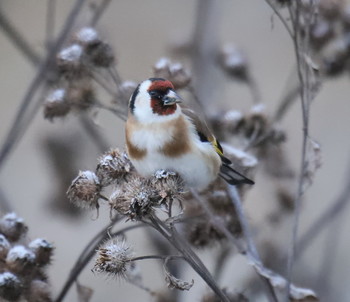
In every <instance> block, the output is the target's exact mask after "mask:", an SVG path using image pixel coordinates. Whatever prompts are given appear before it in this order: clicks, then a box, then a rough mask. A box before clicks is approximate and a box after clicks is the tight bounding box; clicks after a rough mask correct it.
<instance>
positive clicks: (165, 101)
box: [129, 78, 181, 123]
mask: <svg viewBox="0 0 350 302" xmlns="http://www.w3.org/2000/svg"><path fill="white" fill-rule="evenodd" d="M178 103H181V98H180V97H179V96H178V95H177V93H176V92H175V91H174V86H173V84H172V83H171V82H170V81H168V80H165V79H161V78H151V79H148V80H146V81H143V82H142V83H141V84H140V85H139V86H138V87H137V88H136V89H135V91H134V93H133V94H132V96H131V98H130V101H129V109H130V112H131V114H133V115H134V117H135V118H136V119H138V120H139V121H140V122H143V123H152V122H157V121H165V120H169V119H172V118H175V117H177V116H178V115H179V114H180V112H181V109H180V107H179V106H178V105H177V104H178Z"/></svg>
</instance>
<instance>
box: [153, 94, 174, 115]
mask: <svg viewBox="0 0 350 302" xmlns="http://www.w3.org/2000/svg"><path fill="white" fill-rule="evenodd" d="M151 107H152V111H153V113H156V114H158V115H170V114H173V113H174V112H175V111H176V104H173V105H167V106H165V105H163V101H162V100H159V99H155V98H152V99H151Z"/></svg>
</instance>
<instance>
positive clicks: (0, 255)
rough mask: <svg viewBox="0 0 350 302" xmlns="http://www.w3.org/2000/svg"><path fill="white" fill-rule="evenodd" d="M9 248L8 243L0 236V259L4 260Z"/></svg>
mask: <svg viewBox="0 0 350 302" xmlns="http://www.w3.org/2000/svg"><path fill="white" fill-rule="evenodd" d="M10 248H11V244H10V243H9V242H8V240H7V239H6V237H5V236H4V235H2V234H0V259H4V258H6V255H7V253H8V251H9V250H10ZM0 266H1V265H0Z"/></svg>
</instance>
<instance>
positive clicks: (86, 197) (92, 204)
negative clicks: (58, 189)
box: [67, 171, 101, 208]
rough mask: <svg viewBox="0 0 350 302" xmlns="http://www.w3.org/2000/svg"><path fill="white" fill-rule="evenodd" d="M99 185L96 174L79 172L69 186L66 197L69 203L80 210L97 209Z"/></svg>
mask: <svg viewBox="0 0 350 302" xmlns="http://www.w3.org/2000/svg"><path fill="white" fill-rule="evenodd" d="M100 192H101V184H100V181H99V180H98V178H97V176H96V174H95V173H94V172H91V171H83V172H82V171H80V172H79V175H78V176H77V177H76V178H75V179H74V180H73V182H72V184H71V185H70V187H69V189H68V191H67V196H68V198H69V200H70V201H71V202H73V203H74V204H75V205H77V206H79V207H82V208H99V204H98V199H99V196H100Z"/></svg>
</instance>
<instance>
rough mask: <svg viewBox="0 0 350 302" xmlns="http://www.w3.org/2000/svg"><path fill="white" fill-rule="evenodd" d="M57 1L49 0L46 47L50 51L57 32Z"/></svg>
mask: <svg viewBox="0 0 350 302" xmlns="http://www.w3.org/2000/svg"><path fill="white" fill-rule="evenodd" d="M55 17H56V0H47V8H46V30H45V45H46V48H47V49H50V47H51V42H52V39H53V37H54V32H55V19H56V18H55Z"/></svg>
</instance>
